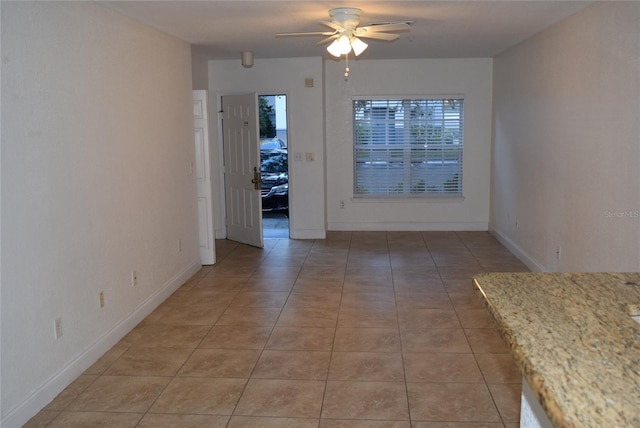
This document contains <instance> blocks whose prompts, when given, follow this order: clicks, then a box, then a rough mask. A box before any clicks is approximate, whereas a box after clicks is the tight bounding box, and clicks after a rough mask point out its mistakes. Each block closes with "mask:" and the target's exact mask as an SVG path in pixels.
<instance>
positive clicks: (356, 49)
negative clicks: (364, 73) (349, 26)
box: [351, 36, 369, 56]
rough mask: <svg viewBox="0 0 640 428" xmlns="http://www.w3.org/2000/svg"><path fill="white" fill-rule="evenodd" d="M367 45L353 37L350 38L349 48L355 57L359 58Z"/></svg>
mask: <svg viewBox="0 0 640 428" xmlns="http://www.w3.org/2000/svg"><path fill="white" fill-rule="evenodd" d="M367 46H369V45H368V44H366V43H365V42H363V41H362V40H360V39H359V38H357V37H355V36H353V37H351V48H352V49H353V53H354V54H355V55H356V56H359V55H360V54H361V53H362V52H364V51H365V49H367Z"/></svg>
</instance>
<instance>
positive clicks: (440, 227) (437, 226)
mask: <svg viewBox="0 0 640 428" xmlns="http://www.w3.org/2000/svg"><path fill="white" fill-rule="evenodd" d="M488 227H489V224H488V223H487V222H482V221H474V222H425V223H392V222H380V223H375V222H374V223H349V222H344V223H343V222H333V223H329V225H328V227H327V230H332V231H334V230H335V231H363V230H367V231H407V232H436V231H438V232H441V231H457V232H462V231H487V229H488Z"/></svg>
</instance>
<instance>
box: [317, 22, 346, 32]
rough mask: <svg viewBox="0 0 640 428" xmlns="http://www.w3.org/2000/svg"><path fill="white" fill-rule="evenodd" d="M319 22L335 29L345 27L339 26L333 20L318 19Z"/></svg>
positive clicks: (342, 29) (339, 29)
mask: <svg viewBox="0 0 640 428" xmlns="http://www.w3.org/2000/svg"><path fill="white" fill-rule="evenodd" d="M318 22H319V23H320V24H322V25H326V26H327V27H329V28H333V29H334V30H336V31H344V30H345V29H344V28H343V27H341V26H340V25H338V24H336V23H335V22H331V21H318Z"/></svg>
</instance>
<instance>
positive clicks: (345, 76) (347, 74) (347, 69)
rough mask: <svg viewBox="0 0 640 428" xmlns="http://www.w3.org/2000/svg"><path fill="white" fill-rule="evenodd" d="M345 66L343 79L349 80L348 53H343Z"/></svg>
mask: <svg viewBox="0 0 640 428" xmlns="http://www.w3.org/2000/svg"><path fill="white" fill-rule="evenodd" d="M344 58H345V60H346V61H345V62H346V66H345V68H344V81H345V82H346V81H347V80H349V53H346V54H344Z"/></svg>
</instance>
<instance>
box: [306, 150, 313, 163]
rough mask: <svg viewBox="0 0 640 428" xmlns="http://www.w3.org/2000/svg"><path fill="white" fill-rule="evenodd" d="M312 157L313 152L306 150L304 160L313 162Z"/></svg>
mask: <svg viewBox="0 0 640 428" xmlns="http://www.w3.org/2000/svg"><path fill="white" fill-rule="evenodd" d="M313 158H314V156H313V152H307V153H306V157H305V160H306V161H307V162H313Z"/></svg>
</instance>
